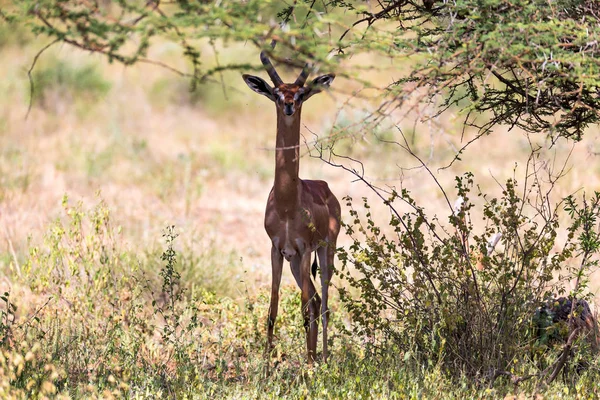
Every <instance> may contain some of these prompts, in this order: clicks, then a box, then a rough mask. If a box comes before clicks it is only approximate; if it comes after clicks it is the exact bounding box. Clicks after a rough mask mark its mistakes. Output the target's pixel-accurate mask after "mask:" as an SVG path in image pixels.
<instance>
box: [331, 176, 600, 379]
mask: <svg viewBox="0 0 600 400" xmlns="http://www.w3.org/2000/svg"><path fill="white" fill-rule="evenodd" d="M532 167H535V165H533V166H532ZM532 170H535V171H536V172H535V173H533V174H532V175H531V176H529V180H527V181H526V184H525V186H524V187H520V186H519V184H518V182H517V180H516V179H514V178H513V179H509V180H508V181H507V182H506V183H505V184H504V185H503V190H502V195H501V196H500V197H498V198H496V197H492V196H489V195H487V194H485V193H482V192H481V191H479V192H476V193H473V188H474V177H473V175H472V174H470V173H467V174H465V175H464V176H462V177H458V178H457V179H456V196H457V197H458V198H461V199H462V200H463V201H462V203H461V204H460V205H459V207H456V209H455V210H452V209H451V208H450V201H448V205H449V217H448V219H447V220H444V219H443V218H441V217H439V216H429V215H428V214H427V210H426V209H425V208H424V207H422V206H421V205H419V204H417V202H416V201H415V200H414V199H413V198H412V196H411V194H410V192H409V191H408V190H402V191H401V192H396V191H395V190H392V191H391V192H389V193H387V196H386V197H384V196H383V193H382V192H380V191H379V192H378V193H379V194H380V195H381V197H382V198H383V201H384V204H385V205H386V206H387V207H389V209H390V214H391V217H390V220H389V223H388V224H389V227H385V229H384V228H383V227H381V225H380V224H378V223H376V221H374V219H373V216H372V214H371V212H370V204H369V203H368V202H367V200H366V199H364V200H363V204H362V207H363V209H364V214H363V213H360V212H359V210H358V209H357V207H356V205H355V203H354V202H353V201H352V199H351V198H349V197H346V202H347V207H348V208H349V209H350V221H349V222H347V223H346V224H345V225H344V227H345V230H346V233H347V234H348V235H349V236H350V237H351V238H352V239H353V243H352V245H351V246H349V247H348V248H347V249H341V250H340V251H339V252H338V254H339V257H340V259H341V261H342V263H341V264H342V266H341V268H340V274H341V275H342V277H343V279H344V280H345V281H346V283H347V286H346V287H345V288H344V287H343V288H340V294H341V296H342V301H343V302H344V304H345V306H346V307H347V309H348V311H349V313H350V314H351V315H352V318H353V328H352V329H353V332H354V334H355V335H357V336H358V337H360V338H363V340H364V342H365V343H366V345H367V349H368V351H369V352H370V353H372V354H374V355H379V354H382V353H390V352H394V353H395V354H397V357H398V358H399V359H402V360H404V362H407V363H416V364H417V365H423V366H428V368H441V370H442V372H443V373H444V374H448V376H450V377H452V379H459V378H460V377H461V376H467V377H469V378H470V379H472V380H473V382H475V383H480V384H486V385H487V384H493V382H494V381H495V380H496V379H497V378H498V377H500V376H509V377H511V379H512V380H513V382H520V381H521V380H523V379H526V378H524V377H538V378H540V379H541V378H547V380H549V381H552V380H553V379H554V378H555V377H556V374H557V373H558V371H559V370H560V369H561V368H562V367H563V365H564V361H563V362H562V363H561V362H559V361H560V359H562V358H563V357H561V355H564V354H566V353H569V354H571V356H572V353H570V352H568V351H567V349H566V348H565V349H564V350H563V348H562V347H561V348H560V349H559V350H558V351H557V352H554V353H552V354H549V353H544V352H542V353H543V354H544V355H545V356H546V357H547V358H548V360H549V361H548V362H547V363H545V364H544V363H539V362H536V361H535V360H536V358H535V352H536V350H535V349H536V344H539V338H538V337H536V333H535V332H537V331H536V329H537V326H536V325H535V324H534V323H533V316H534V315H535V313H536V310H537V309H538V308H539V307H540V306H541V305H542V304H544V303H545V302H546V301H548V300H549V299H552V298H554V296H555V295H556V294H559V295H562V294H565V292H566V289H565V283H566V282H568V281H571V280H576V285H575V290H573V291H571V292H570V293H568V295H569V296H570V297H571V298H573V297H575V298H578V299H590V298H591V297H590V295H589V293H587V292H586V288H587V277H588V276H589V274H590V272H591V271H592V270H593V269H594V267H595V266H596V264H597V261H596V260H597V255H598V249H599V243H600V241H599V239H598V238H599V232H598V226H597V225H598V216H599V215H600V200H599V199H600V194H598V193H595V194H594V195H593V196H592V198H591V199H590V198H585V197H584V198H583V200H582V201H581V202H577V201H576V200H575V198H573V197H569V198H567V199H565V200H564V201H563V202H559V203H558V204H557V205H553V204H552V203H551V202H550V198H551V197H550V193H551V191H552V186H553V185H552V184H549V185H547V186H548V187H549V188H547V189H544V185H543V184H542V180H541V179H540V176H539V175H538V174H540V171H539V170H536V169H535V168H532ZM532 182H534V183H532ZM444 196H446V194H445V193H444ZM472 197H475V198H478V199H479V200H481V201H482V202H483V205H482V206H481V208H475V206H474V202H475V201H473V200H472ZM446 199H447V200H448V198H447V197H446ZM401 207H407V208H408V210H409V211H406V212H400V211H399V210H401ZM561 208H563V209H564V210H565V211H566V212H567V214H568V215H567V216H568V217H569V220H570V223H569V226H568V227H567V228H566V231H567V235H566V239H565V240H564V241H562V242H561V241H560V240H559V232H560V230H559V228H560V226H559V225H560V221H561V215H562V214H561V213H560V210H561ZM478 210H481V212H476V211H478ZM563 218H564V215H563ZM479 220H480V221H483V223H484V226H483V228H478V229H476V228H475V226H478V225H476V224H475V223H474V221H479ZM498 233H500V234H501V235H502V236H501V241H500V245H499V247H500V248H499V249H498V250H496V251H490V249H489V244H488V241H489V239H490V238H492V237H493V236H495V235H497V234H498ZM575 311H576V310H575ZM568 329H570V330H571V331H573V329H574V327H573V326H571V325H569V326H568ZM575 343H576V344H575ZM569 348H570V350H572V349H575V350H582V349H586V348H589V346H586V345H585V342H584V341H583V340H577V341H576V342H574V343H570V344H569ZM552 357H555V358H552ZM588 358H589V357H588Z"/></svg>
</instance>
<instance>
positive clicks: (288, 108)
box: [283, 103, 294, 116]
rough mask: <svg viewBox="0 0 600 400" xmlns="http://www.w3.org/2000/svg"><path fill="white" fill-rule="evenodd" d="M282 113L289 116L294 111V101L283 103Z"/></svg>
mask: <svg viewBox="0 0 600 400" xmlns="http://www.w3.org/2000/svg"><path fill="white" fill-rule="evenodd" d="M283 113H284V114H285V115H287V116H290V115H292V114H293V113H294V103H285V104H284V105H283Z"/></svg>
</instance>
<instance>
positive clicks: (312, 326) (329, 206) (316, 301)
mask: <svg viewBox="0 0 600 400" xmlns="http://www.w3.org/2000/svg"><path fill="white" fill-rule="evenodd" d="M260 60H261V62H262V64H263V65H264V66H265V69H266V71H267V73H268V74H269V77H270V78H271V81H272V82H273V85H274V86H273V87H271V86H270V85H269V84H268V83H267V82H266V81H265V80H264V79H262V78H259V77H257V76H252V75H243V78H244V81H245V82H246V84H247V85H248V86H249V87H250V89H252V90H253V91H255V92H256V93H258V94H262V95H263V96H265V97H267V98H268V99H269V100H271V101H273V102H274V103H275V109H276V114H277V138H276V141H275V182H274V184H273V188H272V189H271V193H270V194H269V199H268V200H267V209H266V212H265V229H266V231H267V234H268V235H269V237H270V238H271V265H272V270H273V271H272V274H273V275H272V286H271V304H270V307H269V318H268V329H267V346H268V347H267V350H268V351H270V349H272V347H273V328H274V325H275V319H276V318H277V308H278V304H279V285H280V284H281V272H282V268H283V259H284V258H285V259H286V260H287V261H289V262H290V265H291V270H292V274H293V275H294V279H295V280H296V283H297V284H298V286H299V287H300V289H301V290H302V312H303V315H304V327H305V329H306V347H307V351H308V362H309V364H312V362H313V361H314V360H315V359H316V352H317V330H318V317H319V314H320V315H321V317H322V319H323V360H324V361H327V325H328V320H329V310H328V307H327V301H328V291H329V283H330V280H331V275H332V272H333V271H332V268H333V257H334V254H335V246H336V240H337V236H338V233H339V231H340V203H339V202H338V200H337V199H336V197H335V196H334V195H333V193H331V190H329V187H328V185H327V183H326V182H324V181H316V180H303V179H300V178H299V177H298V171H299V165H300V151H299V146H300V113H301V111H302V104H303V103H304V102H305V101H306V100H308V99H309V98H310V97H312V96H313V95H315V94H317V93H319V92H321V91H322V90H324V89H327V88H328V87H329V85H330V84H331V82H332V81H333V79H334V77H335V75H333V74H327V75H321V76H319V77H317V78H315V79H314V80H313V81H312V82H310V83H309V84H308V85H306V86H305V83H306V79H307V78H308V74H309V65H308V64H307V65H306V66H305V67H304V69H303V70H302V72H301V73H300V75H299V76H298V78H297V79H296V81H295V82H294V83H283V81H282V80H281V78H280V77H279V74H278V73H277V71H276V70H275V67H274V66H273V65H272V64H271V61H270V60H269V58H268V57H267V54H266V53H265V52H264V51H262V52H261V53H260ZM313 252H316V254H317V256H318V258H319V265H320V270H321V296H322V299H320V298H319V295H318V294H317V292H316V289H315V285H314V284H313V282H312V279H311V277H310V275H311V262H310V261H311V254H312V253H313ZM316 267H317V265H316V259H315V264H313V275H314V276H315V278H316V275H315V274H316ZM319 309H320V311H319Z"/></svg>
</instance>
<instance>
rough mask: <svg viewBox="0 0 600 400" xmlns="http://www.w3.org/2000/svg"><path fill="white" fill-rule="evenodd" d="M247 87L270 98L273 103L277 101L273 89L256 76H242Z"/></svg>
mask: <svg viewBox="0 0 600 400" xmlns="http://www.w3.org/2000/svg"><path fill="white" fill-rule="evenodd" d="M242 78H244V82H246V85H248V87H249V88H250V89H252V90H254V91H255V92H256V93H258V94H262V95H263V96H266V97H268V98H269V99H271V100H272V101H275V95H273V88H272V87H271V86H270V85H269V84H268V83H267V82H266V81H265V80H264V79H263V78H259V77H258V76H254V75H247V74H244V75H242Z"/></svg>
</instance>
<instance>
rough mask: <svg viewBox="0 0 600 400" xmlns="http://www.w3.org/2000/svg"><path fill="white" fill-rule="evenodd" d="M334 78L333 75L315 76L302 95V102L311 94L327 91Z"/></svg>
mask: <svg viewBox="0 0 600 400" xmlns="http://www.w3.org/2000/svg"><path fill="white" fill-rule="evenodd" d="M334 78H335V74H327V75H321V76H317V77H316V78H315V79H313V80H312V82H311V83H309V84H308V85H307V91H306V92H305V94H304V100H307V99H308V98H309V97H310V96H312V95H313V94H317V93H320V92H322V91H323V90H325V89H328V88H329V86H330V85H331V82H333V79H334Z"/></svg>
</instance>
